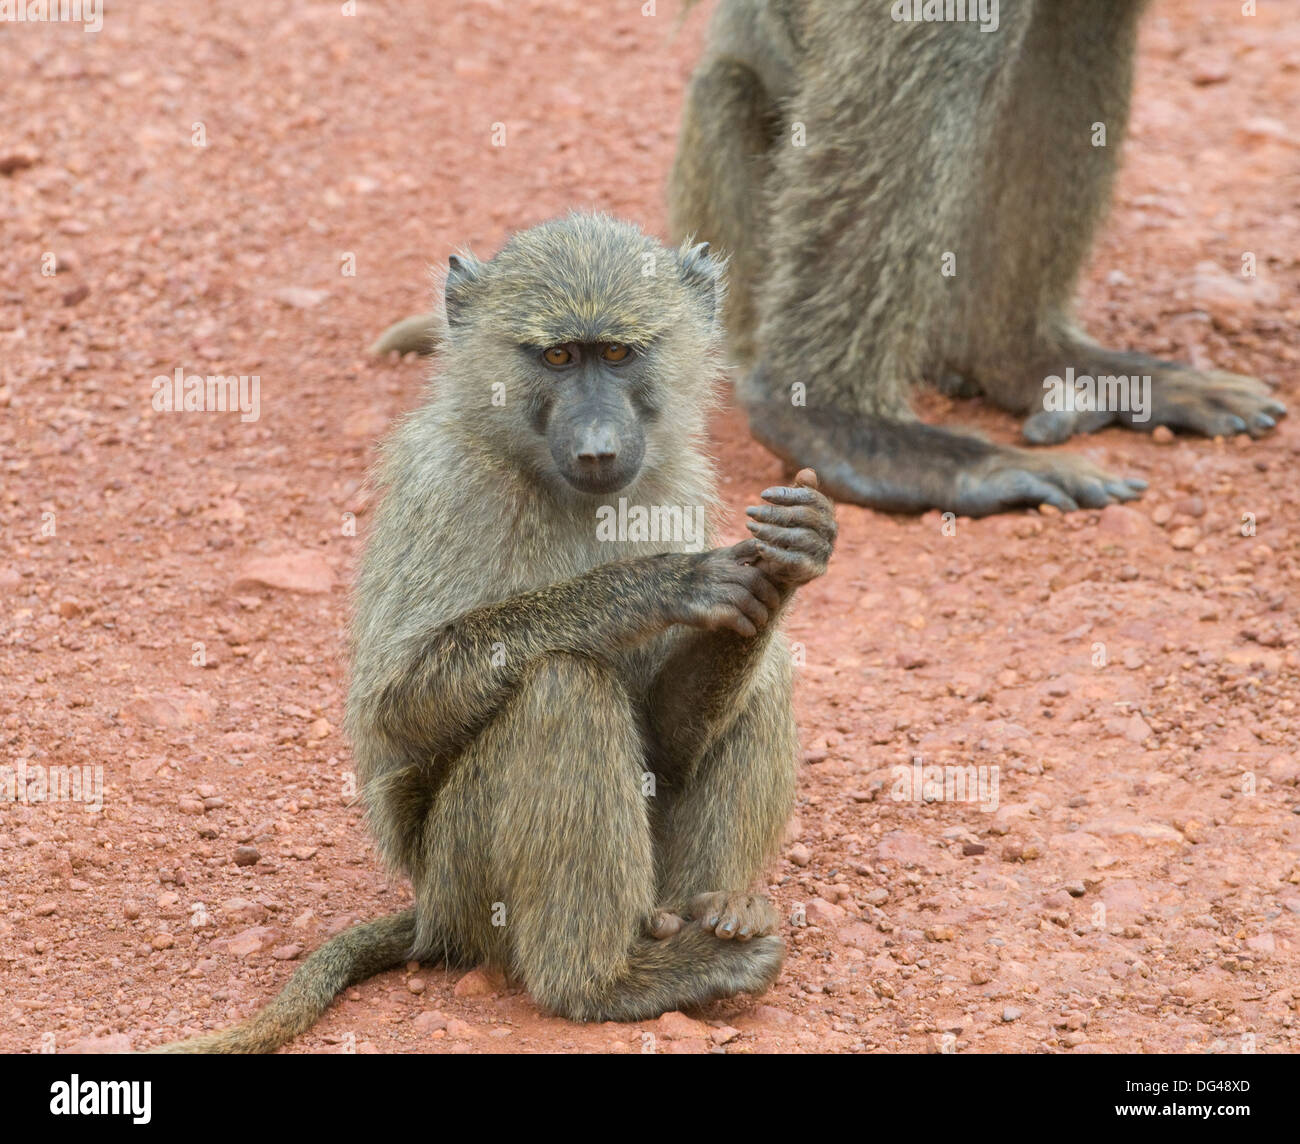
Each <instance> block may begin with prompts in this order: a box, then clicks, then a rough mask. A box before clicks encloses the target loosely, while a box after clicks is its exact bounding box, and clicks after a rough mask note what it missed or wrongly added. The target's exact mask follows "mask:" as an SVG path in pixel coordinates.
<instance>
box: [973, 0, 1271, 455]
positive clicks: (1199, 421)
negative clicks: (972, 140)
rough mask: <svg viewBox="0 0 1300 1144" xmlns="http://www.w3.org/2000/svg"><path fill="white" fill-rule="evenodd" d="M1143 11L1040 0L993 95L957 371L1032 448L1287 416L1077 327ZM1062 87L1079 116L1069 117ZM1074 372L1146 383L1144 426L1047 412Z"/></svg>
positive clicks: (1251, 387)
mask: <svg viewBox="0 0 1300 1144" xmlns="http://www.w3.org/2000/svg"><path fill="white" fill-rule="evenodd" d="M1143 8H1144V5H1143V4H1141V3H1133V2H1132V0H1053V2H1052V3H1038V4H1036V5H1035V6H1034V9H1033V16H1032V18H1031V20H1030V22H1029V25H1028V28H1027V30H1026V33H1025V38H1024V43H1023V46H1022V48H1021V50H1020V51H1019V52H1018V53H1017V55H1016V57H1015V59H1014V63H1013V66H1011V67H1009V68H1008V69H1007V70H1006V71H1005V73H1004V74H1002V75H1001V76H999V78H998V81H997V87H996V88H995V94H994V95H993V97H992V102H993V103H994V104H995V109H994V110H992V113H991V115H990V123H991V125H992V130H993V135H992V140H991V143H990V145H989V146H988V147H987V148H986V150H985V153H984V161H983V165H982V168H981V170H980V173H979V177H978V182H977V185H978V186H980V187H982V188H984V189H983V190H982V191H980V192H978V193H977V194H976V195H975V196H974V201H976V202H979V203H982V204H984V208H983V210H982V211H981V212H980V215H979V217H971V218H969V219H968V220H967V231H968V235H969V238H968V240H966V241H965V243H964V245H965V246H966V247H967V248H968V249H969V250H970V257H969V258H968V259H967V276H966V281H965V286H964V288H963V289H962V291H961V295H962V299H963V305H962V308H961V314H962V316H961V318H960V319H959V322H960V325H961V326H962V327H963V328H965V329H967V330H969V331H970V337H969V340H968V341H967V355H968V356H967V357H966V359H965V360H963V361H957V362H953V363H952V364H953V366H954V368H956V369H957V372H959V373H961V374H963V375H965V376H967V377H969V378H971V379H972V380H973V381H974V382H975V383H976V384H977V385H978V386H979V387H980V388H981V389H982V390H983V392H984V393H985V394H986V395H987V396H988V398H989V399H990V400H991V401H993V402H994V403H995V404H997V405H999V406H1001V407H1002V408H1004V409H1007V410H1008V411H1010V412H1012V413H1017V414H1022V415H1025V414H1028V415H1030V420H1029V421H1028V422H1027V423H1026V425H1025V437H1026V439H1027V440H1029V441H1031V442H1033V443H1035V444H1051V443H1054V442H1057V441H1063V440H1065V439H1066V438H1067V437H1069V436H1070V435H1071V434H1072V433H1083V432H1093V431H1095V430H1097V429H1099V428H1101V427H1102V426H1103V425H1110V424H1116V425H1125V426H1128V427H1130V428H1134V429H1145V430H1148V431H1149V430H1151V429H1153V428H1155V427H1156V426H1157V425H1168V426H1170V427H1171V428H1176V429H1181V430H1188V431H1191V432H1196V433H1203V434H1205V435H1207V436H1215V435H1218V434H1230V433H1243V432H1244V433H1250V434H1251V435H1252V436H1259V435H1261V434H1263V433H1265V432H1267V431H1268V430H1269V429H1271V428H1273V426H1274V425H1275V424H1276V418H1277V417H1279V416H1282V415H1283V414H1284V413H1285V407H1284V406H1282V405H1281V404H1280V403H1279V402H1277V401H1276V400H1275V399H1273V398H1272V397H1271V396H1270V395H1269V391H1268V387H1267V386H1265V385H1264V384H1263V383H1262V382H1259V381H1256V380H1255V379H1252V378H1247V377H1243V376H1241V375H1239V374H1232V373H1227V372H1222V371H1216V370H1208V371H1200V370H1194V369H1192V368H1190V367H1189V366H1186V365H1180V364H1178V363H1176V362H1167V361H1161V360H1159V359H1157V358H1154V357H1150V356H1148V355H1144V354H1130V353H1125V352H1122V351H1115V350H1108V349H1104V348H1102V347H1101V346H1098V345H1097V344H1095V343H1094V342H1092V341H1091V340H1090V339H1089V338H1087V337H1086V336H1084V335H1083V334H1082V333H1080V331H1079V330H1078V329H1077V328H1076V327H1075V326H1074V324H1073V321H1072V319H1071V316H1070V315H1071V310H1072V306H1073V301H1074V295H1075V290H1076V285H1077V282H1078V278H1079V274H1080V271H1081V269H1082V266H1083V263H1084V261H1085V259H1086V258H1087V256H1088V252H1089V250H1090V249H1091V246H1092V240H1093V236H1094V234H1095V232H1096V231H1097V229H1098V227H1099V225H1100V224H1101V222H1102V220H1103V219H1104V218H1105V216H1106V213H1107V211H1108V210H1109V206H1110V201H1111V195H1112V190H1113V187H1114V182H1115V176H1116V172H1117V169H1118V165H1119V155H1120V149H1121V145H1122V143H1123V139H1124V135H1125V130H1126V126H1127V121H1128V117H1129V102H1130V95H1131V89H1132V83H1133V70H1134V56H1135V50H1136V44H1137V33H1136V25H1137V22H1138V18H1139V16H1140V15H1141V12H1142V9H1143ZM1063 91H1064V92H1069V93H1070V95H1069V96H1068V99H1069V101H1070V103H1071V104H1072V105H1073V106H1074V107H1075V108H1076V109H1077V113H1076V114H1073V115H1062V114H1061V113H1060V107H1061V92H1063ZM1101 127H1104V129H1105V132H1106V135H1105V139H1104V141H1102V140H1101V138H1100V136H1099V135H1098V131H1099V129H1100V128H1101ZM1067 368H1068V369H1072V370H1073V371H1074V375H1075V376H1084V375H1086V376H1089V377H1094V378H1095V377H1098V376H1110V377H1125V378H1129V377H1135V376H1136V377H1144V376H1149V377H1150V379H1151V380H1150V389H1151V397H1152V401H1151V407H1150V408H1148V409H1146V410H1144V411H1143V412H1144V413H1145V414H1146V416H1144V417H1140V418H1134V417H1132V416H1130V413H1131V412H1132V410H1131V409H1128V408H1114V407H1113V406H1114V404H1116V403H1115V402H1111V405H1112V407H1110V408H1106V409H1101V410H1095V411H1094V410H1085V411H1080V412H1075V411H1061V410H1049V409H1047V408H1046V407H1045V404H1044V398H1045V395H1046V391H1045V387H1044V381H1045V380H1046V379H1048V378H1054V377H1062V378H1063V377H1065V376H1066V370H1067ZM1127 396H1128V395H1127V394H1125V398H1127ZM1123 403H1124V404H1127V400H1125V401H1124V402H1123ZM1036 411H1037V412H1036Z"/></svg>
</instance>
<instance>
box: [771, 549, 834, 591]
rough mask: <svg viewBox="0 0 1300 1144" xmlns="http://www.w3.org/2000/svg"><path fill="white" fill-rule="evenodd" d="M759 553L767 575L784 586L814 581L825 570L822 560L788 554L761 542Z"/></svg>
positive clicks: (799, 554) (795, 553)
mask: <svg viewBox="0 0 1300 1144" xmlns="http://www.w3.org/2000/svg"><path fill="white" fill-rule="evenodd" d="M760 551H761V552H762V553H763V562H764V564H765V565H766V566H767V568H768V570H769V574H770V575H772V576H775V577H777V578H778V579H780V580H781V582H782V583H785V584H806V583H808V581H809V580H816V579H817V577H818V576H820V575H821V574H822V573H823V572H824V571H825V570H826V563H825V561H824V560H819V559H816V558H815V557H812V556H808V555H806V554H805V553H802V552H789V551H787V550H786V549H784V548H776V547H774V546H773V545H771V544H763V543H761V542H760Z"/></svg>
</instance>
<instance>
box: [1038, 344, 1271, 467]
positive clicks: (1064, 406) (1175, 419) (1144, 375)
mask: <svg viewBox="0 0 1300 1144" xmlns="http://www.w3.org/2000/svg"><path fill="white" fill-rule="evenodd" d="M1072 357H1073V360H1074V361H1075V362H1077V363H1078V364H1070V362H1071V358H1072ZM1061 360H1062V361H1064V362H1066V363H1067V365H1066V366H1064V367H1062V368H1061V369H1054V370H1052V371H1051V372H1049V373H1046V374H1045V375H1044V378H1043V381H1042V382H1041V383H1040V384H1042V387H1043V388H1042V391H1041V394H1040V395H1039V397H1038V399H1036V400H1035V405H1037V404H1038V401H1039V399H1041V403H1042V406H1043V408H1042V409H1041V410H1039V411H1038V412H1035V413H1033V414H1032V415H1031V416H1030V417H1029V418H1028V419H1027V420H1026V421H1025V424H1024V435H1025V440H1027V441H1030V442H1032V443H1033V444H1035V445H1054V444H1057V443H1058V442H1060V441H1064V440H1066V439H1067V438H1069V437H1071V436H1073V435H1074V434H1076V433H1095V432H1096V431H1097V430H1098V429H1102V428H1104V427H1106V426H1107V425H1121V426H1125V427H1127V428H1129V429H1136V430H1139V431H1143V432H1147V433H1149V432H1151V431H1152V430H1153V429H1155V428H1156V426H1158V425H1165V426H1168V427H1169V428H1170V429H1176V430H1180V431H1182V432H1186V433H1200V434H1202V435H1203V436H1206V437H1228V436H1232V435H1233V434H1235V433H1249V434H1250V435H1251V436H1252V437H1262V436H1263V435H1264V434H1265V433H1267V432H1268V431H1269V430H1271V429H1272V428H1273V427H1274V426H1275V425H1277V422H1278V418H1280V417H1284V416H1286V406H1284V405H1283V404H1282V403H1281V402H1280V401H1278V400H1277V399H1276V398H1275V397H1274V396H1273V395H1272V393H1271V392H1270V390H1269V388H1268V386H1267V385H1265V384H1264V383H1263V382H1262V381H1259V380H1258V379H1257V378H1253V377H1246V376H1244V375H1242V374H1239V373H1226V372H1223V371H1221V370H1197V369H1192V368H1191V367H1190V366H1184V365H1180V364H1179V363H1177V362H1168V361H1162V360H1160V359H1159V358H1153V357H1148V356H1147V355H1145V354H1131V353H1122V352H1118V351H1110V350H1102V349H1099V348H1093V347H1086V348H1084V349H1081V350H1079V351H1078V352H1077V354H1071V353H1067V354H1066V355H1065V356H1064V357H1062V358H1061Z"/></svg>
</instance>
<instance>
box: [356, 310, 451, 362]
mask: <svg viewBox="0 0 1300 1144" xmlns="http://www.w3.org/2000/svg"><path fill="white" fill-rule="evenodd" d="M393 350H396V351H397V352H398V353H399V354H423V355H424V356H425V357H428V356H429V355H431V354H434V353H437V351H438V324H437V318H436V317H435V316H434V315H433V314H415V315H413V316H412V317H410V318H403V319H402V320H401V321H400V322H394V323H393V324H392V325H391V326H389V327H388V329H386V330H385V331H384V332H383V333H382V334H380V335H379V337H378V338H376V339H375V344H374V345H372V346H371V347H370V352H371V353H372V354H386V353H390V352H392V351H393Z"/></svg>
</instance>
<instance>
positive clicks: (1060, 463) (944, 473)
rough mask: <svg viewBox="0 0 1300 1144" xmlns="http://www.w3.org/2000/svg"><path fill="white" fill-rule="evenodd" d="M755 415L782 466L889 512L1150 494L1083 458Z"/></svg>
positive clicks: (843, 417)
mask: <svg viewBox="0 0 1300 1144" xmlns="http://www.w3.org/2000/svg"><path fill="white" fill-rule="evenodd" d="M747 412H748V413H749V419H750V428H751V430H752V431H753V433H754V436H755V437H756V438H757V439H758V440H759V441H760V442H761V443H762V444H764V445H766V446H767V448H769V449H771V450H772V452H774V453H775V454H776V455H777V456H778V457H780V458H782V459H783V460H785V461H787V462H789V463H791V464H795V465H798V466H807V467H809V468H812V469H816V471H817V477H818V481H819V482H820V485H821V489H822V491H823V492H824V493H826V495H827V496H829V497H832V498H834V499H835V500H842V501H848V502H851V503H853V504H861V505H867V506H868V507H870V508H878V509H883V510H884V511H886V512H925V511H926V510H927V509H938V510H940V511H941V512H953V513H956V514H957V515H959V516H988V515H990V514H991V513H996V512H1008V511H1010V510H1012V509H1016V508H1026V507H1036V506H1038V505H1041V504H1050V505H1052V506H1054V507H1055V508H1058V509H1060V510H1061V511H1062V512H1070V511H1073V510H1074V509H1077V508H1102V507H1104V506H1105V505H1108V504H1111V503H1114V502H1118V501H1128V500H1133V499H1135V498H1136V497H1138V496H1140V495H1141V493H1142V490H1143V489H1145V488H1146V482H1145V481H1142V480H1136V479H1124V478H1121V477H1116V476H1113V475H1111V474H1110V473H1107V472H1105V471H1104V470H1102V469H1099V468H1098V467H1097V466H1096V465H1094V464H1092V463H1091V462H1090V461H1087V460H1085V459H1084V458H1082V457H1076V456H1071V455H1070V454H1066V453H1035V452H1030V451H1028V450H1025V449H1013V448H1008V447H1006V446H1002V445H995V444H993V443H991V442H989V441H985V440H983V439H982V438H979V437H974V436H968V435H966V434H963V433H953V432H950V431H949V430H947V429H939V428H936V427H935V426H933V425H924V424H922V423H921V422H919V421H904V420H890V419H886V418H880V417H872V416H868V415H864V414H854V413H850V412H847V411H842V410H835V409H812V408H802V407H791V406H786V405H784V404H783V403H781V402H763V403H754V404H750V405H748V406H747Z"/></svg>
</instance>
